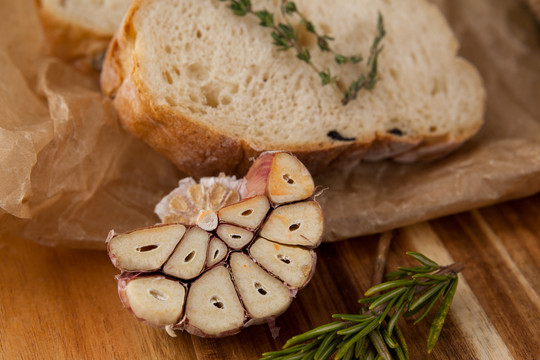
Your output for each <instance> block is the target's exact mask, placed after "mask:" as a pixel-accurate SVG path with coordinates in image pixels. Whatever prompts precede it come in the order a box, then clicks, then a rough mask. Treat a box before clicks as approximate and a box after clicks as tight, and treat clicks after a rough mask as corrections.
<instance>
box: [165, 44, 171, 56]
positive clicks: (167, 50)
mask: <svg viewBox="0 0 540 360" xmlns="http://www.w3.org/2000/svg"><path fill="white" fill-rule="evenodd" d="M171 51H172V49H171V47H170V46H169V45H165V52H166V53H167V54H170V53H171Z"/></svg>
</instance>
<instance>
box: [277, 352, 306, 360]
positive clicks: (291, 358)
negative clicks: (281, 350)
mask: <svg viewBox="0 0 540 360" xmlns="http://www.w3.org/2000/svg"><path fill="white" fill-rule="evenodd" d="M305 355H306V354H304V353H302V352H299V353H297V354H291V355H288V356H284V357H282V358H280V359H281V360H301V359H303V358H304V356H305Z"/></svg>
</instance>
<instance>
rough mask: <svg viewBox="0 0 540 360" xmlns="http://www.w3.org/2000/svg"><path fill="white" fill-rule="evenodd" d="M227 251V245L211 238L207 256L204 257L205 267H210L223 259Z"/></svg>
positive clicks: (215, 238)
mask: <svg viewBox="0 0 540 360" xmlns="http://www.w3.org/2000/svg"><path fill="white" fill-rule="evenodd" d="M228 253H229V249H228V248H227V245H225V243H224V242H223V241H221V240H220V239H218V238H217V237H215V236H213V237H212V239H211V240H210V245H209V246H208V255H207V256H206V266H207V267H211V266H214V265H215V264H217V263H219V262H220V261H221V260H223V259H225V257H226V256H227V254H228Z"/></svg>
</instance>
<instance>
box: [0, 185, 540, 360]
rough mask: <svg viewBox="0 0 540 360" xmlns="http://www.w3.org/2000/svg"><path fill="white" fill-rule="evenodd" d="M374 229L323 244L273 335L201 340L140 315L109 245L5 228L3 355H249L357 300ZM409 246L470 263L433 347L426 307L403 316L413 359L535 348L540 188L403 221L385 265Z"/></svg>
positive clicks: (513, 354) (519, 353)
mask: <svg viewBox="0 0 540 360" xmlns="http://www.w3.org/2000/svg"><path fill="white" fill-rule="evenodd" d="M376 240H377V237H376V236H369V237H363V238H358V239H351V240H348V241H343V242H339V243H332V244H324V245H322V246H321V247H320V248H319V249H318V255H319V261H318V264H317V271H316V274H315V276H314V277H313V279H312V281H311V283H310V284H309V285H308V286H307V287H306V288H305V289H304V290H302V291H300V292H299V294H298V296H297V299H296V300H295V301H294V302H293V305H292V306H291V307H290V309H289V310H288V311H287V312H286V313H285V314H284V315H282V316H281V317H280V318H279V319H278V320H277V324H276V325H277V326H279V327H280V328H281V330H280V334H279V337H278V338H277V339H273V338H272V336H271V334H270V331H269V329H268V327H267V326H254V327H251V328H248V329H246V330H244V331H243V332H242V333H241V334H238V335H236V336H232V337H228V338H224V339H202V338H198V337H194V336H191V335H189V334H184V333H178V337H176V338H171V337H169V336H168V335H167V334H166V333H165V332H164V331H160V330H156V329H153V328H151V327H148V326H146V325H144V324H142V323H140V322H138V321H137V320H135V319H134V318H133V317H132V316H131V315H130V314H129V313H128V312H127V311H125V310H124V309H123V308H122V305H121V304H120V301H119V299H118V296H117V292H116V281H115V279H114V275H115V274H116V273H117V270H116V269H115V268H114V267H113V266H112V265H111V264H110V262H109V259H108V257H107V255H106V254H105V253H104V252H100V251H83V250H71V249H55V248H47V247H42V246H40V245H37V244H35V243H32V242H29V241H27V240H23V239H20V238H17V237H13V236H4V237H0V253H1V254H2V261H1V262H0V286H1V291H0V358H1V359H113V358H115V359H124V358H130V359H156V358H159V359H256V358H258V357H259V356H260V354H261V353H263V352H264V351H270V350H275V349H278V348H279V347H280V346H281V345H283V343H284V342H285V341H286V340H287V339H288V338H289V337H291V336H293V335H295V334H298V333H300V332H303V331H306V330H309V329H310V328H312V327H314V326H318V325H322V324H324V323H326V322H329V321H331V318H330V315H331V314H332V313H344V312H356V311H358V305H357V302H356V300H357V299H358V298H360V297H361V296H362V293H363V292H364V291H365V290H366V289H367V288H368V287H369V282H370V278H371V269H372V261H373V258H374V256H375V251H376ZM408 250H416V251H421V252H423V253H425V254H426V255H427V256H429V257H432V258H434V259H435V260H437V261H439V262H440V263H451V262H453V261H462V262H464V263H465V265H466V268H465V270H464V271H463V273H462V275H461V281H460V284H459V287H458V291H457V293H456V296H455V299H454V303H453V305H452V308H451V310H450V313H449V315H448V318H447V321H446V324H445V327H444V330H443V332H442V334H441V337H440V339H439V343H438V344H437V347H436V348H435V350H434V351H433V353H432V354H431V355H429V356H428V355H427V354H426V351H425V347H426V336H427V333H428V330H429V320H430V319H429V317H428V319H427V321H426V320H424V321H423V322H421V323H419V324H418V325H413V324H412V321H403V322H402V323H401V324H400V326H401V328H402V330H403V332H404V333H405V337H406V339H407V342H408V345H409V347H410V353H411V359H433V360H435V359H468V360H469V359H540V298H539V294H540V194H539V195H536V196H533V197H530V198H527V199H523V200H517V201H512V202H508V203H505V204H501V205H497V206H492V207H489V208H485V209H481V210H475V211H471V212H467V213H464V214H459V215H455V216H450V217H446V218H442V219H439V220H435V221H430V222H425V223H420V224H417V225H413V226H410V227H407V228H404V229H400V230H399V231H398V234H397V236H396V238H395V239H394V240H393V242H392V246H391V249H390V255H389V259H388V268H389V269H393V268H395V267H396V266H397V265H402V264H412V262H411V261H410V260H409V259H408V257H407V256H405V251H408Z"/></svg>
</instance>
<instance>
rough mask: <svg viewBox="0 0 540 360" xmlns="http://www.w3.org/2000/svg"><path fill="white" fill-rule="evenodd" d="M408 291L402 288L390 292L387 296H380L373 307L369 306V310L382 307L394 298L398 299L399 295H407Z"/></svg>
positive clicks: (372, 304) (373, 303)
mask: <svg viewBox="0 0 540 360" xmlns="http://www.w3.org/2000/svg"><path fill="white" fill-rule="evenodd" d="M407 290H408V288H405V287H402V288H399V289H395V290H392V291H389V292H387V293H386V294H383V295H380V296H379V298H378V299H377V300H375V301H374V302H372V303H371V305H370V306H369V310H373V309H374V308H376V307H377V306H379V305H382V304H384V303H386V302H388V301H390V300H391V299H393V298H397V297H398V296H399V295H401V294H403V293H405V292H406V291H407Z"/></svg>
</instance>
